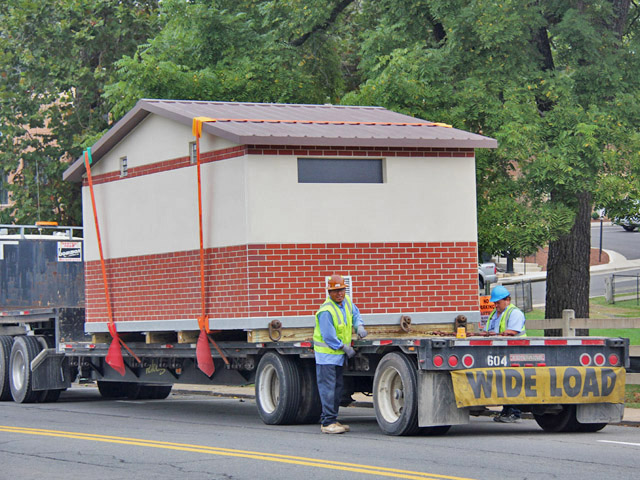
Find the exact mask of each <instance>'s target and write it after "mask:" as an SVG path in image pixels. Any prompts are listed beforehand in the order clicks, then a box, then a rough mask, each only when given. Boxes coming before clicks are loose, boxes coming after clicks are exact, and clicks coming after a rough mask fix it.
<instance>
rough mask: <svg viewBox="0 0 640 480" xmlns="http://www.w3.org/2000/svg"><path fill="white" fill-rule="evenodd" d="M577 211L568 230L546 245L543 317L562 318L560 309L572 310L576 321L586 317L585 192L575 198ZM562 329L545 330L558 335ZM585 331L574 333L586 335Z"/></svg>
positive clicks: (588, 227) (587, 209)
mask: <svg viewBox="0 0 640 480" xmlns="http://www.w3.org/2000/svg"><path fill="white" fill-rule="evenodd" d="M577 200H578V212H577V214H576V219H575V223H574V224H573V227H571V231H570V232H569V233H568V234H567V235H565V236H563V237H561V238H559V239H558V240H556V241H555V242H552V243H551V244H549V258H548V260H547V292H546V307H545V318H562V310H565V309H572V310H573V311H575V315H576V318H589V284H590V276H589V257H590V253H591V220H590V219H591V206H592V205H591V204H592V201H591V200H592V196H591V193H589V192H582V193H580V194H578V195H577ZM561 332H562V330H558V329H553V330H545V332H544V333H545V335H547V336H560V335H561ZM588 334H589V330H587V329H581V330H576V335H588Z"/></svg>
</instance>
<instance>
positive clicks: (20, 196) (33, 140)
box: [0, 0, 157, 225]
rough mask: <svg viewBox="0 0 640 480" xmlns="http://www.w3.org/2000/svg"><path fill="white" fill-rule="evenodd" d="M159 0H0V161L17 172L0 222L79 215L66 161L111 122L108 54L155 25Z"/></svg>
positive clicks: (118, 52) (126, 47)
mask: <svg viewBox="0 0 640 480" xmlns="http://www.w3.org/2000/svg"><path fill="white" fill-rule="evenodd" d="M156 3H157V2H156V1H152V0H149V1H139V0H56V1H52V2H33V1H29V0H5V1H4V2H2V4H1V5H0V31H2V35H0V64H2V66H3V68H2V72H3V73H2V75H0V122H1V125H2V127H1V130H2V137H0V162H1V165H2V169H3V171H4V173H10V172H12V173H15V174H16V176H15V178H14V181H13V185H11V186H10V188H9V189H10V192H11V199H12V201H14V202H15V205H16V207H15V209H12V210H10V211H3V212H2V218H1V220H2V221H5V222H9V221H13V222H15V223H31V222H34V221H37V220H40V219H42V220H57V221H58V222H60V223H64V224H74V225H77V224H79V223H80V222H81V219H82V216H81V205H80V196H79V186H78V185H74V184H70V183H67V182H63V181H62V172H63V171H64V170H65V169H66V168H67V167H68V162H69V161H71V160H73V159H75V158H77V157H78V156H79V154H80V153H81V151H82V148H83V147H84V146H87V145H88V140H89V139H92V138H95V135H96V133H98V132H101V131H103V130H104V129H105V128H106V127H107V125H108V114H109V106H108V105H107V104H106V103H105V101H104V99H103V98H102V93H103V90H104V84H105V83H106V82H108V81H109V80H110V78H111V75H112V73H113V63H114V62H115V60H117V59H119V58H120V57H121V56H122V55H123V54H124V53H128V52H131V51H133V50H134V49H135V48H136V47H137V45H138V44H139V43H140V42H141V41H143V40H144V39H146V38H147V36H148V35H149V34H152V33H153V32H154V25H155V23H156V21H157V16H156V8H157V5H156Z"/></svg>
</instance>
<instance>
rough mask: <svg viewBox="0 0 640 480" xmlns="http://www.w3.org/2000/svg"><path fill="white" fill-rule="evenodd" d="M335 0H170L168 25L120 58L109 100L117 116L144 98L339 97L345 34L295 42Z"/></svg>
mask: <svg viewBox="0 0 640 480" xmlns="http://www.w3.org/2000/svg"><path fill="white" fill-rule="evenodd" d="M311 3H315V4H316V5H315V8H313V9H312V8H311V6H310V4H311ZM333 3H337V2H333ZM333 3H332V2H319V1H318V2H301V1H294V0H290V1H287V2H276V1H273V2H255V1H227V2H224V1H222V2H183V1H181V0H167V1H164V2H162V3H161V12H162V17H163V19H164V20H165V24H164V27H163V29H162V30H161V31H160V32H159V34H158V35H157V36H156V37H155V38H153V39H151V40H150V41H149V43H148V44H144V45H141V46H140V47H139V48H138V49H137V51H136V52H135V54H134V55H131V56H125V57H124V58H122V59H121V60H120V61H118V62H117V64H116V65H117V68H118V72H117V73H118V81H117V82H115V83H112V84H110V85H109V86H108V87H107V88H106V97H107V98H108V99H109V100H110V101H112V102H113V104H114V105H115V106H114V113H115V114H116V116H121V115H123V114H124V113H125V112H126V111H128V110H129V109H130V108H131V107H132V106H133V105H134V104H135V102H136V101H137V100H138V99H140V98H144V97H147V98H180V99H194V100H224V101H247V102H284V103H325V102H335V101H336V100H337V99H338V97H339V95H340V93H341V91H342V86H343V84H344V81H343V78H342V75H341V61H340V60H341V59H340V56H339V55H338V53H339V49H338V47H339V45H340V42H341V36H340V35H339V34H338V33H336V32H335V31H331V32H329V31H325V30H322V31H319V32H318V33H317V34H316V35H314V36H311V37H309V39H308V40H306V41H305V42H304V43H303V44H302V45H300V46H294V45H293V43H294V42H295V40H296V39H297V37H299V36H300V35H301V34H303V32H305V31H308V30H309V29H312V25H315V24H316V23H318V22H320V23H322V22H324V21H326V17H327V14H328V12H330V10H331V8H332V7H333V6H334V5H333Z"/></svg>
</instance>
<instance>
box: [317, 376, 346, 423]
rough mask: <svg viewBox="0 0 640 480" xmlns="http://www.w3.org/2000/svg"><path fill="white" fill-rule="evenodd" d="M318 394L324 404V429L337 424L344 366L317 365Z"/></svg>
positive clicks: (322, 420) (321, 418)
mask: <svg viewBox="0 0 640 480" xmlns="http://www.w3.org/2000/svg"><path fill="white" fill-rule="evenodd" d="M316 378H317V381H318V393H319V394H320V402H321V403H322V415H321V416H320V423H322V425H323V426H324V427H326V426H328V425H331V424H332V423H336V421H337V420H338V409H339V408H340V399H341V398H342V385H343V380H342V366H338V365H318V364H316Z"/></svg>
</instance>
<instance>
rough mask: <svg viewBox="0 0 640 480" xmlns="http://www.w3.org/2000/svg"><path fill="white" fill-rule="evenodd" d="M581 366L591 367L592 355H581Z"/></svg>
mask: <svg viewBox="0 0 640 480" xmlns="http://www.w3.org/2000/svg"><path fill="white" fill-rule="evenodd" d="M580 365H582V366H583V367H588V366H589V365H591V355H589V354H588V353H583V354H582V355H580Z"/></svg>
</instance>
